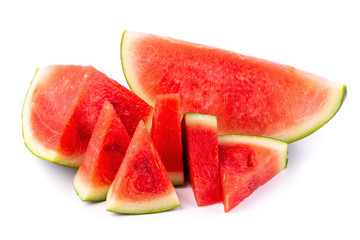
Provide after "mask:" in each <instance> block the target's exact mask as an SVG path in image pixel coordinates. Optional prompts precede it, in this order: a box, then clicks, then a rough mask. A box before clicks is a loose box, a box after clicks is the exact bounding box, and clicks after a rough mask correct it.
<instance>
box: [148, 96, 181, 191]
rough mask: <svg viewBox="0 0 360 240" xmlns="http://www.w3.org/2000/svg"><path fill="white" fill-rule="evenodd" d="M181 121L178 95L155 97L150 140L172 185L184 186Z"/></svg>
mask: <svg viewBox="0 0 360 240" xmlns="http://www.w3.org/2000/svg"><path fill="white" fill-rule="evenodd" d="M181 119H182V115H181V112H180V96H179V95H178V94H166V95H159V96H157V98H156V104H155V108H154V115H153V120H152V126H151V138H152V140H153V142H154V145H155V148H156V150H157V152H158V153H159V155H160V158H161V160H162V162H163V164H164V166H165V168H166V170H167V172H168V175H169V177H170V180H171V182H172V183H173V184H174V185H182V184H184V168H183V157H182V154H183V152H182V143H181Z"/></svg>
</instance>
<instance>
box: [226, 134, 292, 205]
mask: <svg viewBox="0 0 360 240" xmlns="http://www.w3.org/2000/svg"><path fill="white" fill-rule="evenodd" d="M219 159H220V178H221V187H222V202H223V204H224V209H225V212H229V211H230V210H231V209H233V208H234V207H236V206H237V205H238V204H239V203H240V202H241V201H243V200H244V199H245V198H247V197H248V196H250V195H251V194H252V193H253V192H254V191H255V190H256V189H257V188H258V187H260V186H262V185H263V184H265V183H266V182H267V181H269V180H270V179H271V178H273V177H274V176H275V175H276V174H278V173H279V172H280V171H281V170H283V169H284V168H285V167H286V164H287V144H286V143H284V142H281V141H278V140H275V139H271V138H264V137H255V136H241V135H223V136H219Z"/></svg>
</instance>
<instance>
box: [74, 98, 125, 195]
mask: <svg viewBox="0 0 360 240" xmlns="http://www.w3.org/2000/svg"><path fill="white" fill-rule="evenodd" d="M130 140H131V139H130V136H129V134H128V133H127V131H126V129H125V127H124V125H123V124H122V122H121V120H120V118H119V116H118V115H117V114H116V112H115V110H114V107H113V106H112V105H111V103H110V102H108V101H105V103H104V106H103V108H102V110H101V112H100V115H99V118H98V120H97V122H96V125H95V128H94V131H93V133H92V135H91V138H90V142H89V145H88V147H87V150H86V152H85V155H84V159H83V160H82V162H81V164H80V167H79V169H78V171H77V173H76V175H75V178H74V181H73V185H74V188H75V190H76V192H77V194H78V195H79V197H80V198H81V199H82V200H84V201H104V200H105V199H106V194H107V192H108V190H109V187H110V185H111V183H112V181H113V180H114V178H115V175H116V172H117V171H118V169H119V166H120V164H121V162H122V160H123V158H124V155H125V152H126V149H127V147H128V145H129V143H130Z"/></svg>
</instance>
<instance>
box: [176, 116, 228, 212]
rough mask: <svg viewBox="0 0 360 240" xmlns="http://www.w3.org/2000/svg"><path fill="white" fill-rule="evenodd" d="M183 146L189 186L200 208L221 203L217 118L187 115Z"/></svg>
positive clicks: (184, 124) (185, 117) (184, 121)
mask: <svg viewBox="0 0 360 240" xmlns="http://www.w3.org/2000/svg"><path fill="white" fill-rule="evenodd" d="M182 124H183V139H184V140H183V142H184V143H183V146H184V156H185V162H186V166H187V169H188V176H189V180H190V185H191V187H192V189H193V192H194V196H195V200H196V203H197V205H198V206H208V205H212V204H215V203H219V202H221V186H220V174H219V171H220V170H219V157H218V135H217V122H216V116H212V115H208V114H200V113H185V115H184V119H183V123H182Z"/></svg>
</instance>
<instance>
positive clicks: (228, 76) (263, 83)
mask: <svg viewBox="0 0 360 240" xmlns="http://www.w3.org/2000/svg"><path fill="white" fill-rule="evenodd" d="M121 60H122V67H123V70H124V74H125V78H126V80H127V82H128V84H129V86H130V88H131V89H132V91H133V92H134V93H136V94H137V95H138V96H140V97H141V98H142V99H144V100H145V101H146V102H147V103H149V104H150V105H152V106H154V103H155V100H156V96H157V95H160V94H168V93H178V94H180V97H181V104H182V106H183V108H184V111H186V112H199V113H205V114H211V115H215V116H217V120H218V131H219V134H242V135H256V136H268V137H273V138H277V139H280V140H283V141H285V142H288V143H290V142H294V141H296V140H298V139H301V138H303V137H305V136H307V135H309V134H311V133H313V132H314V131H316V130H317V129H319V128H320V127H321V126H322V125H324V124H325V123H326V122H327V121H329V120H330V119H331V118H332V117H333V116H334V115H335V113H336V112H337V111H338V109H339V108H340V106H341V104H342V101H343V98H344V94H345V90H346V86H345V85H344V84H341V83H336V82H333V81H330V80H327V79H325V78H322V77H319V76H316V75H314V74H311V73H308V72H305V71H301V70H298V69H296V68H294V67H290V66H287V65H283V64H278V63H274V62H270V61H267V60H264V59H259V58H255V57H250V56H244V55H241V54H238V53H234V52H231V51H226V50H222V49H217V48H214V47H209V46H204V45H200V44H195V43H190V42H185V41H181V40H176V39H172V38H167V37H161V36H157V35H152V34H146V33H137V32H131V31H125V32H124V34H123V37H122V42H121Z"/></svg>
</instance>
